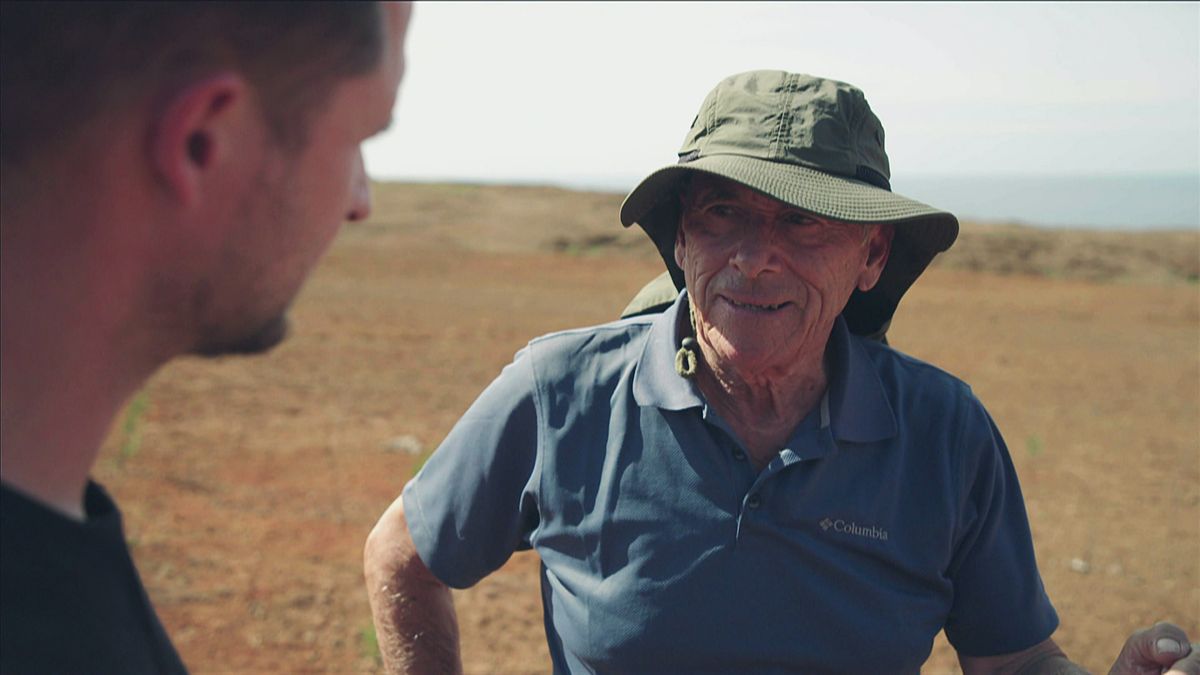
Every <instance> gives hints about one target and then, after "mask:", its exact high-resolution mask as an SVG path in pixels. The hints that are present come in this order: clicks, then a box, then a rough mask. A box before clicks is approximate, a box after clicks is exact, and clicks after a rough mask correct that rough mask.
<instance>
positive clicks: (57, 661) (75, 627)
mask: <svg viewBox="0 0 1200 675" xmlns="http://www.w3.org/2000/svg"><path fill="white" fill-rule="evenodd" d="M84 509H85V512H86V513H87V520H86V521H85V522H82V523H81V522H77V521H74V520H71V519H70V518H67V517H66V516H63V515H61V514H59V513H58V512H56V511H53V510H51V509H48V508H46V507H45V506H42V505H41V504H39V503H38V502H35V501H33V500H31V499H29V498H28V497H26V496H24V495H22V494H21V493H19V492H16V491H14V490H11V489H9V488H8V487H7V486H0V543H2V544H3V545H2V546H0V672H3V673H5V674H6V675H8V674H16V673H186V672H187V669H186V668H184V666H183V662H182V661H181V660H180V659H179V654H178V653H176V652H175V648H174V647H173V646H171V641H170V639H169V638H168V637H167V634H166V631H164V630H163V627H162V624H161V623H159V621H158V616H157V615H155V613H154V608H153V607H152V606H151V604H150V598H148V597H147V596H146V591H145V589H144V588H143V587H142V582H141V580H140V579H139V578H138V574H137V570H136V569H135V568H134V566H133V560H132V559H131V558H130V557H129V549H128V548H127V547H126V545H125V536H124V532H123V530H122V527H121V512H120V511H118V510H117V506H116V504H114V503H113V501H112V498H111V497H109V496H108V493H106V492H105V491H104V488H102V487H100V486H99V485H97V484H96V483H91V482H89V483H88V486H87V493H86V494H85V497H84Z"/></svg>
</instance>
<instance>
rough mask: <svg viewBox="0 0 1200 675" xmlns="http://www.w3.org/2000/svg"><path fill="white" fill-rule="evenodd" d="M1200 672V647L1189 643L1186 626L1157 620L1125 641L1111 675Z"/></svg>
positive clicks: (1172, 674) (1175, 674) (1198, 674)
mask: <svg viewBox="0 0 1200 675" xmlns="http://www.w3.org/2000/svg"><path fill="white" fill-rule="evenodd" d="M1163 674H1167V675H1200V649H1197V648H1196V647H1193V646H1192V645H1190V644H1188V638H1187V634H1186V633H1184V632H1183V629H1182V628H1180V627H1179V626H1176V625H1175V624H1171V623H1166V622H1163V623H1156V624H1154V626H1152V627H1150V628H1147V629H1146V630H1140V631H1138V632H1136V633H1134V634H1133V635H1130V636H1129V639H1128V640H1126V641H1125V647H1124V648H1123V649H1122V650H1121V653H1120V655H1118V656H1117V661H1116V663H1114V664H1113V667H1112V670H1110V671H1108V675H1163Z"/></svg>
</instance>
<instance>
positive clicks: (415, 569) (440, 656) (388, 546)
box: [363, 497, 462, 675]
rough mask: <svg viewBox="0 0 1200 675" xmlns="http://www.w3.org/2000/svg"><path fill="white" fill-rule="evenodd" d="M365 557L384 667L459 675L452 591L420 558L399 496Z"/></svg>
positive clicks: (394, 672) (375, 532) (369, 541)
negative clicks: (455, 674) (456, 674)
mask: <svg viewBox="0 0 1200 675" xmlns="http://www.w3.org/2000/svg"><path fill="white" fill-rule="evenodd" d="M363 557H364V560H363V571H364V573H365V576H366V581H367V597H368V599H369V600H370V602H371V613H372V615H373V616H374V619H375V634H376V637H377V638H378V640H379V652H380V655H381V656H382V657H383V666H384V669H385V670H387V672H388V673H389V674H390V675H398V674H399V673H436V674H437V675H453V674H454V673H461V672H462V658H461V656H460V655H459V650H458V620H457V618H456V617H455V615H454V601H453V600H452V599H451V597H450V589H449V588H447V587H446V586H445V585H443V584H442V582H441V581H439V580H438V578H437V577H435V576H434V575H433V573H432V572H430V571H429V568H427V567H425V563H424V562H422V561H421V558H420V557H419V556H418V555H417V549H416V547H415V546H414V545H413V540H412V535H410V534H409V532H408V521H407V520H406V519H405V517H404V504H403V502H402V499H401V498H400V497H397V498H396V501H395V502H393V503H392V505H391V506H390V507H388V510H387V511H385V512H384V514H383V516H382V517H381V518H380V519H379V522H378V523H377V524H376V525H375V529H373V530H371V534H370V536H368V537H367V546H366V550H365V551H364V556H363Z"/></svg>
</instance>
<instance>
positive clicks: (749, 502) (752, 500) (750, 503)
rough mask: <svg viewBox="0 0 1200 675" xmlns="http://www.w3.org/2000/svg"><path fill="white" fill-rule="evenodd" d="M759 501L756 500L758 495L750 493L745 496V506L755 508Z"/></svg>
mask: <svg viewBox="0 0 1200 675" xmlns="http://www.w3.org/2000/svg"><path fill="white" fill-rule="evenodd" d="M760 504H761V502H760V501H759V500H758V495H756V494H754V495H750V496H749V497H746V506H747V507H748V508H751V509H757V508H758V507H759V505H760Z"/></svg>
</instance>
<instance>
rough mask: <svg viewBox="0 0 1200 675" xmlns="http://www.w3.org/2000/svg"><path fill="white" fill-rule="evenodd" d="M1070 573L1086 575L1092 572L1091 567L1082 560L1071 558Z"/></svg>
mask: <svg viewBox="0 0 1200 675" xmlns="http://www.w3.org/2000/svg"><path fill="white" fill-rule="evenodd" d="M1071 571H1072V572H1079V573H1080V574H1087V573H1088V572H1091V571H1092V566H1091V565H1090V564H1088V561H1086V560H1084V559H1083V558H1071Z"/></svg>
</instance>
